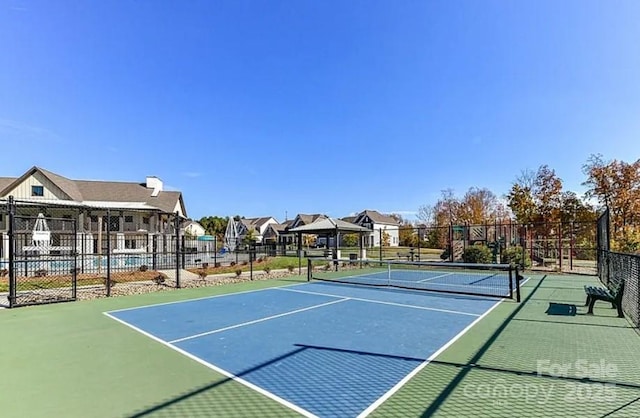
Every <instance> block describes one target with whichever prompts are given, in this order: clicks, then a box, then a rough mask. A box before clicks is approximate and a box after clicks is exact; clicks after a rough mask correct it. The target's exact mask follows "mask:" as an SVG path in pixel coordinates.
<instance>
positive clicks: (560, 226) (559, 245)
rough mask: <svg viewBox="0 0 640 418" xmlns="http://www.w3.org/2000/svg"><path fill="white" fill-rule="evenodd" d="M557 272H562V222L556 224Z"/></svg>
mask: <svg viewBox="0 0 640 418" xmlns="http://www.w3.org/2000/svg"><path fill="white" fill-rule="evenodd" d="M558 270H560V271H562V222H559V223H558Z"/></svg>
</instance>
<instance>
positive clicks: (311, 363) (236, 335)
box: [107, 273, 498, 417]
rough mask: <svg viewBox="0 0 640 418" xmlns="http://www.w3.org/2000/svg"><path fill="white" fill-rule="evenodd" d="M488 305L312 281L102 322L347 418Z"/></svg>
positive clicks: (287, 399) (302, 408)
mask: <svg viewBox="0 0 640 418" xmlns="http://www.w3.org/2000/svg"><path fill="white" fill-rule="evenodd" d="M374 274H375V273H374ZM435 276H436V275H434V276H433V278H435ZM427 278H428V277H427ZM424 279H425V277H424V276H422V278H421V279H420V280H424ZM497 303H498V301H496V300H495V299H489V298H481V297H471V296H462V295H455V296H454V295H445V294H434V293H430V292H417V291H408V290H395V289H380V288H370V287H367V286H358V285H350V284H337V283H326V282H312V283H306V284H298V285H293V286H287V287H279V288H273V289H265V290H260V291H254V292H246V293H240V294H232V295H226V296H219V297H211V298H204V299H198V300H191V301H183V302H179V303H169V304H161V305H152V306H144V307H139V308H133V309H125V310H120V311H112V312H108V313H107V315H108V316H110V317H112V318H114V319H115V320H117V321H119V322H121V323H123V324H124V325H127V326H129V327H131V328H134V329H136V330H138V331H140V332H142V333H144V334H145V335H147V336H149V337H150V338H153V339H154V340H156V341H158V342H159V343H161V344H164V345H166V346H169V347H171V348H173V349H174V350H176V351H178V352H180V353H182V354H184V355H186V356H188V357H190V358H192V359H194V360H196V361H198V362H199V363H201V364H203V365H206V366H207V367H210V368H211V369H214V370H216V371H218V372H220V373H222V374H224V375H225V376H227V377H230V378H232V379H234V380H236V381H238V382H240V383H242V384H244V385H246V386H248V387H250V388H252V389H254V390H256V391H258V392H259V393H261V394H263V395H265V396H267V397H269V398H271V399H273V400H275V401H277V402H279V403H281V404H282V405H284V406H286V407H288V408H290V409H292V410H294V411H296V412H298V413H300V414H303V415H305V416H318V417H338V416H339V417H356V416H359V415H361V414H362V415H366V414H368V413H370V412H371V411H373V410H374V409H375V408H376V407H377V406H378V405H379V404H380V403H382V402H383V401H384V400H385V399H386V398H388V397H389V396H390V395H392V394H393V393H394V392H395V391H396V390H397V389H399V387H401V385H402V384H403V383H404V382H405V381H406V380H408V378H409V377H411V376H412V375H413V374H415V373H416V372H418V371H419V370H420V369H421V368H423V367H424V366H425V365H426V364H427V362H428V361H429V360H431V359H432V358H434V357H435V356H437V355H438V354H439V353H440V352H441V351H442V350H443V349H444V348H446V347H447V346H448V345H450V344H451V343H452V342H453V341H455V340H456V339H457V338H458V337H459V336H460V335H462V333H464V332H465V331H466V330H467V329H468V328H469V327H470V326H472V325H473V324H474V323H476V322H477V321H478V320H480V319H481V318H482V317H483V316H484V315H485V314H486V313H487V312H489V311H490V310H491V309H492V308H493V307H494V306H496V304H497Z"/></svg>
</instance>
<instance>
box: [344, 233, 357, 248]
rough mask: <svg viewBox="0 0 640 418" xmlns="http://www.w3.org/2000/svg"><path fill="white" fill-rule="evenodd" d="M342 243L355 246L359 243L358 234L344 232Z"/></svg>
mask: <svg viewBox="0 0 640 418" xmlns="http://www.w3.org/2000/svg"><path fill="white" fill-rule="evenodd" d="M342 243H343V244H344V245H345V246H346V247H355V246H357V245H358V234H344V235H343V236H342Z"/></svg>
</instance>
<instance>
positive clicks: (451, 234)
mask: <svg viewBox="0 0 640 418" xmlns="http://www.w3.org/2000/svg"><path fill="white" fill-rule="evenodd" d="M454 250H455V249H454V248H453V223H449V261H451V262H453V259H454V254H453V252H454Z"/></svg>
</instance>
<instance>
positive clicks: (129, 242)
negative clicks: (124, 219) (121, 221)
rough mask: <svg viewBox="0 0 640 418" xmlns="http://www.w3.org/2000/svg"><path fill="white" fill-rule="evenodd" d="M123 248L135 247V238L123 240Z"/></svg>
mask: <svg viewBox="0 0 640 418" xmlns="http://www.w3.org/2000/svg"><path fill="white" fill-rule="evenodd" d="M124 248H126V249H128V250H133V249H136V248H137V247H136V240H135V239H126V240H124Z"/></svg>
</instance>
